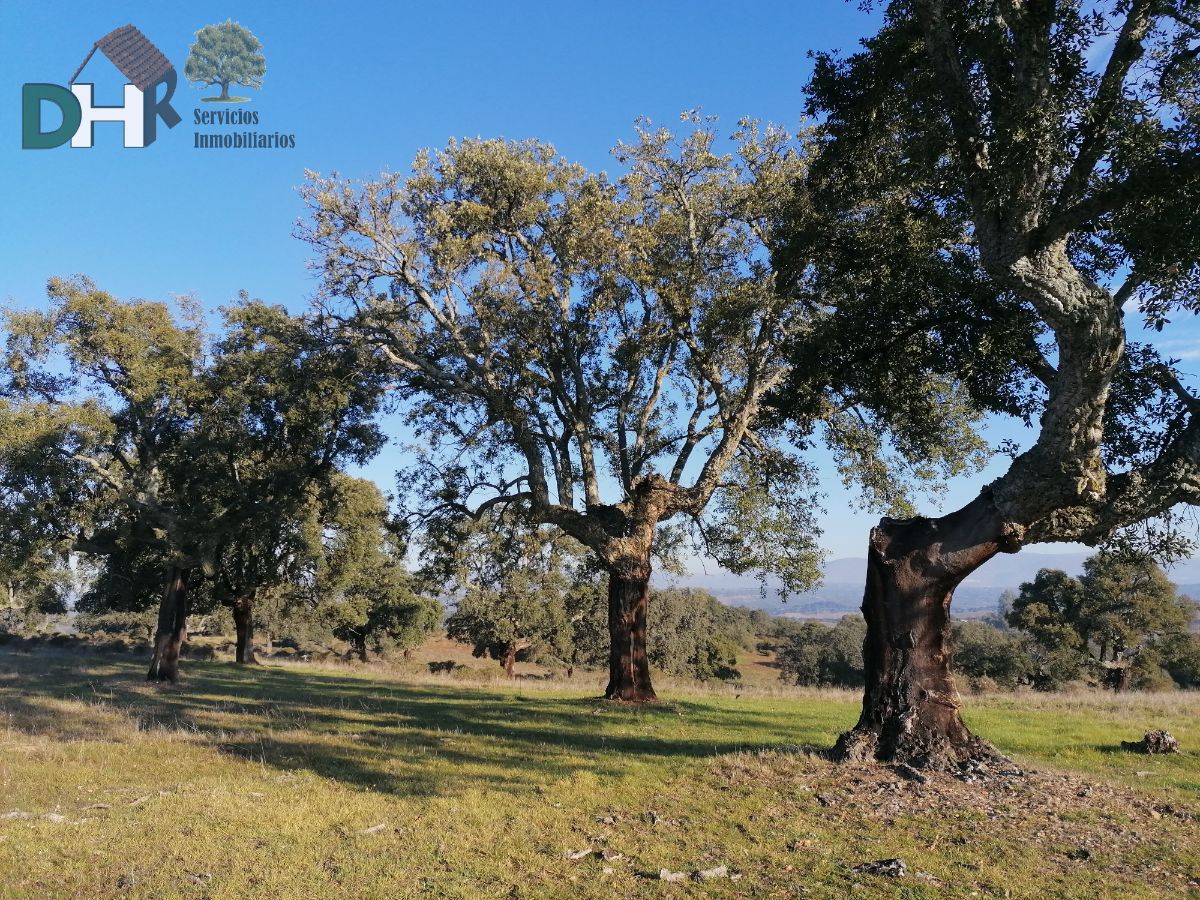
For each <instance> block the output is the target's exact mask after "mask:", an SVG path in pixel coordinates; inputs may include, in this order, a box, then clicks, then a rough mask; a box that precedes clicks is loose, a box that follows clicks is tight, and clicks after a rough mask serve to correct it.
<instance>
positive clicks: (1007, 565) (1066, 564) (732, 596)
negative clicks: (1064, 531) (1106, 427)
mask: <svg viewBox="0 0 1200 900" xmlns="http://www.w3.org/2000/svg"><path fill="white" fill-rule="evenodd" d="M1090 555H1091V554H1090V553H1028V552H1027V553H1016V554H1000V555H998V556H995V557H993V558H992V559H991V560H990V561H989V562H987V563H986V564H984V565H983V566H981V567H980V568H979V570H978V571H977V572H975V573H974V574H973V575H971V576H970V577H969V578H967V579H966V580H965V581H964V582H963V583H962V584H961V585H960V586H959V588H958V590H957V591H955V592H954V609H955V612H957V613H958V614H959V615H966V616H971V615H983V614H986V613H990V612H992V611H993V610H995V609H996V602H997V600H998V599H999V597H1000V594H1001V593H1002V592H1003V591H1005V590H1014V591H1015V590H1017V589H1018V588H1019V587H1020V586H1021V584H1022V582H1026V581H1032V580H1033V578H1034V576H1035V575H1037V573H1038V570H1039V569H1062V570H1063V571H1064V572H1066V573H1068V574H1069V575H1078V574H1079V573H1080V572H1081V571H1082V570H1083V561H1084V560H1085V559H1087V558H1088V556H1090ZM823 571H824V575H825V580H824V583H823V584H822V585H821V587H819V588H817V589H816V590H813V591H809V592H807V593H804V594H791V595H788V596H787V597H786V598H781V597H780V595H779V583H778V581H776V580H774V579H768V581H767V585H766V590H765V592H764V590H763V588H762V586H761V585H760V584H759V582H758V581H757V580H756V579H755V578H753V577H750V576H745V575H731V574H729V573H728V572H724V571H715V572H711V573H706V572H698V573H692V574H689V575H686V576H683V577H682V578H675V577H671V576H664V577H656V578H655V583H656V584H659V585H662V586H667V585H678V586H681V587H695V588H702V589H704V590H706V591H708V592H709V593H710V594H712V595H713V596H714V597H716V598H717V599H718V600H720V601H721V602H722V603H725V604H727V605H730V606H749V607H752V608H754V609H764V610H766V611H767V612H770V613H772V614H774V615H786V616H796V617H798V618H805V619H809V618H812V619H837V618H840V617H841V616H843V615H846V614H847V613H853V612H857V611H858V609H859V607H860V606H861V605H862V595H863V584H864V582H865V579H866V572H867V561H866V559H865V558H862V557H844V558H842V559H832V560H829V561H827V562H826V563H825V565H824V567H823ZM1167 574H1168V575H1170V576H1171V579H1172V580H1173V581H1174V582H1175V583H1176V584H1177V585H1179V590H1180V592H1181V593H1184V594H1187V595H1188V596H1191V597H1193V598H1195V599H1197V600H1200V559H1192V560H1188V561H1186V562H1184V563H1181V564H1179V565H1177V566H1175V567H1173V568H1172V569H1171V570H1170V571H1169V572H1168V573H1167Z"/></svg>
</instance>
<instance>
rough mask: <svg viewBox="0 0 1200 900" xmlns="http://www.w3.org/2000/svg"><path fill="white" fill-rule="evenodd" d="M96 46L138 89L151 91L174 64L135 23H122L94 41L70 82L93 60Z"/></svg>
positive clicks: (73, 81) (72, 82)
mask: <svg viewBox="0 0 1200 900" xmlns="http://www.w3.org/2000/svg"><path fill="white" fill-rule="evenodd" d="M97 49H99V51H100V52H101V53H103V54H104V55H105V56H107V57H108V59H109V61H110V62H111V63H112V64H113V65H114V66H116V67H117V68H118V69H120V71H121V74H122V75H124V76H125V77H126V78H128V79H129V81H130V82H131V83H132V84H133V85H134V86H135V87H136V88H137V89H138V90H139V91H148V90H149V89H150V88H151V86H153V85H154V84H157V83H158V80H159V79H160V78H162V77H163V76H164V75H165V74H167V72H169V71H171V70H172V69H173V68H175V67H174V66H173V65H172V64H171V61H170V60H169V59H167V57H166V56H165V55H164V54H163V52H162V51H161V50H159V49H158V48H157V47H155V46H154V45H153V44H152V43H150V39H149V38H147V37H146V36H145V35H144V34H142V33H141V32H140V31H138V30H137V29H136V28H134V27H133V26H132V25H122V26H121V27H120V28H115V29H113V30H112V31H110V32H109V33H108V34H106V35H104V37H102V38H100V40H98V41H96V43H94V44H93V45H92V49H91V50H90V51H89V52H88V55H87V56H86V57H85V58H84V60H83V62H81V63H80V64H79V68H78V69H76V70H75V74H74V75H72V76H71V80H70V81H68V82H67V84H74V83H75V79H76V78H78V77H79V73H80V72H82V71H83V67H84V66H86V65H87V64H88V62H90V61H91V58H92V54H94V53H95V52H96V50H97Z"/></svg>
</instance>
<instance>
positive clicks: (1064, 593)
mask: <svg viewBox="0 0 1200 900" xmlns="http://www.w3.org/2000/svg"><path fill="white" fill-rule="evenodd" d="M1192 615H1193V607H1192V605H1191V603H1190V602H1189V601H1187V600H1186V599H1184V598H1180V597H1179V596H1178V594H1177V592H1176V590H1175V586H1174V585H1173V584H1172V583H1171V582H1170V581H1169V580H1168V579H1167V576H1166V575H1165V574H1164V573H1163V571H1162V570H1161V569H1160V568H1159V567H1158V565H1157V563H1155V562H1154V561H1153V560H1152V559H1149V558H1147V557H1145V556H1137V555H1130V554H1127V553H1115V552H1101V553H1098V554H1096V555H1095V556H1092V557H1090V558H1089V559H1088V560H1087V561H1086V562H1085V563H1084V571H1083V575H1082V576H1081V577H1080V578H1078V579H1076V578H1072V577H1070V576H1069V575H1067V574H1066V573H1065V572H1060V571H1057V570H1054V569H1042V570H1041V571H1040V572H1038V574H1037V576H1036V577H1035V578H1034V580H1033V581H1032V582H1027V583H1025V584H1023V585H1021V592H1020V594H1019V595H1018V596H1017V598H1016V599H1015V600H1014V601H1013V604H1012V609H1011V611H1010V612H1009V614H1008V622H1009V624H1010V625H1012V626H1013V627H1014V628H1019V629H1021V630H1022V631H1024V632H1026V633H1028V634H1029V635H1030V637H1032V639H1033V640H1034V641H1036V642H1037V644H1038V646H1039V648H1040V651H1041V653H1040V654H1039V659H1038V671H1039V676H1038V680H1039V683H1040V684H1041V685H1042V686H1044V687H1046V688H1047V689H1053V688H1054V687H1056V686H1058V685H1059V684H1061V683H1063V682H1064V681H1066V680H1074V679H1080V678H1085V677H1093V678H1095V677H1098V675H1099V673H1100V672H1101V671H1102V670H1103V669H1105V668H1107V669H1109V670H1119V669H1123V668H1132V672H1131V676H1132V682H1131V683H1132V686H1134V687H1139V686H1141V687H1146V688H1157V687H1161V686H1162V685H1163V684H1164V682H1163V681H1162V679H1163V678H1164V677H1165V676H1164V675H1163V672H1162V670H1163V668H1164V667H1167V668H1170V666H1171V665H1173V664H1174V663H1173V661H1172V658H1171V654H1172V653H1173V652H1178V653H1180V654H1182V656H1183V660H1181V662H1180V664H1179V667H1180V671H1181V672H1186V670H1187V667H1188V663H1187V661H1186V659H1187V657H1188V654H1189V649H1190V644H1189V642H1188V640H1187V637H1188V635H1187V632H1188V626H1189V624H1190V622H1191V618H1192ZM1118 674H1119V672H1116V671H1114V672H1113V676H1112V677H1116V675H1118ZM1185 677H1186V675H1185Z"/></svg>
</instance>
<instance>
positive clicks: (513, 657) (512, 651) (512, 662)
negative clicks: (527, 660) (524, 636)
mask: <svg viewBox="0 0 1200 900" xmlns="http://www.w3.org/2000/svg"><path fill="white" fill-rule="evenodd" d="M500 665H502V666H504V674H505V675H507V676H508V677H509V678H512V677H513V675H514V673H515V669H516V667H517V642H516V641H512V642H510V643H508V644H505V645H504V658H503V659H502V660H501V661H500Z"/></svg>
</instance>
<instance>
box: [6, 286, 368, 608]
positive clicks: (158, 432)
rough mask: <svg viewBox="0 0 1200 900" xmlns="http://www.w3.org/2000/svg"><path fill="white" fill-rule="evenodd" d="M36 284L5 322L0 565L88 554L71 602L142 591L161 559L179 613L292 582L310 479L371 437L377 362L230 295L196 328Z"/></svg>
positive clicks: (166, 311)
mask: <svg viewBox="0 0 1200 900" xmlns="http://www.w3.org/2000/svg"><path fill="white" fill-rule="evenodd" d="M49 292H50V296H51V301H52V305H51V309H50V310H49V311H48V312H45V313H41V312H24V313H9V314H8V315H7V317H6V320H5V330H6V335H5V337H6V359H7V362H8V374H7V375H6V376H5V379H4V380H3V382H0V388H2V390H0V463H2V465H0V527H3V528H4V530H5V533H6V536H8V537H9V538H10V540H9V542H8V543H5V544H4V545H3V547H4V549H3V550H0V573H2V572H3V570H5V569H6V568H9V569H11V568H12V566H13V565H16V564H18V563H20V562H21V561H22V560H31V559H36V558H38V555H39V554H40V555H41V556H42V557H45V556H46V554H49V553H52V552H64V551H65V550H68V549H71V548H74V549H76V550H81V551H83V552H85V553H87V554H89V555H91V557H92V558H93V559H95V560H98V561H100V565H99V567H98V568H99V571H98V573H97V576H96V578H95V579H94V581H93V583H92V584H91V586H90V589H89V590H88V591H87V592H86V594H85V595H84V597H83V598H82V600H81V609H82V610H84V611H89V612H100V611H103V610H106V609H107V610H113V611H137V610H140V609H144V608H148V607H150V606H152V605H154V604H156V603H157V602H158V600H159V598H160V596H161V581H160V579H161V575H162V572H163V571H164V570H165V569H167V568H168V567H170V566H174V565H178V566H180V567H182V568H184V569H191V570H194V572H193V574H192V577H191V578H190V579H189V604H190V606H191V608H192V609H193V610H194V611H197V612H202V611H205V610H207V609H209V608H210V607H211V606H212V605H213V604H215V603H217V602H221V603H226V604H229V603H231V602H232V601H233V600H236V599H237V598H259V599H265V598H266V596H267V593H268V592H270V591H276V592H278V591H279V589H280V588H281V587H282V586H284V585H287V584H289V583H293V582H295V581H296V579H298V578H299V577H300V568H301V566H302V564H303V563H304V561H305V560H307V559H309V558H310V557H311V555H312V554H311V552H309V551H310V550H311V546H310V544H311V538H312V535H311V533H310V532H306V531H305V529H306V527H307V526H306V521H307V518H308V517H310V514H311V508H312V505H313V503H314V502H316V501H315V499H314V497H315V494H314V492H315V491H317V490H318V489H319V486H320V485H321V484H323V483H325V482H327V481H328V480H329V479H330V478H331V477H333V475H334V474H335V473H336V469H337V466H338V465H339V464H343V463H362V462H364V461H365V460H366V459H368V458H369V457H370V456H371V455H373V454H374V453H375V452H376V450H377V449H378V447H379V446H380V443H381V441H382V436H381V434H380V433H379V431H378V429H377V428H376V426H375V425H374V424H373V422H372V419H373V416H374V414H375V411H376V409H377V406H378V399H379V396H380V393H381V392H380V384H379V380H378V368H379V366H378V363H377V362H376V361H374V360H373V359H372V358H371V357H370V355H369V354H365V353H361V352H359V351H357V350H355V349H353V348H347V347H344V346H335V345H332V342H331V340H330V336H329V334H328V333H327V330H326V329H325V328H324V325H323V323H322V322H321V321H320V320H319V319H317V318H316V317H313V316H292V315H290V314H289V313H287V311H286V310H284V309H283V308H282V307H278V306H269V305H267V304H264V303H262V302H260V301H256V300H252V299H250V298H249V297H248V296H246V295H244V294H243V295H242V296H241V297H240V299H239V302H238V303H237V304H235V305H233V306H231V307H229V308H226V309H224V310H222V313H223V321H222V328H221V332H220V333H219V335H218V336H216V337H210V336H209V335H207V334H206V333H205V332H204V331H203V329H202V328H201V325H200V316H199V312H198V310H197V309H196V308H194V307H193V306H192V305H190V304H187V303H184V304H182V305H181V308H180V310H179V311H178V314H176V313H175V312H173V311H172V310H171V309H170V308H168V307H167V306H166V305H165V304H162V303H155V302H150V301H142V300H134V301H121V300H118V299H116V298H114V297H112V296H111V295H109V294H107V293H105V292H103V291H100V290H99V289H97V288H96V286H95V285H94V284H92V283H91V282H90V281H88V280H87V279H84V278H76V279H73V280H69V281H62V280H57V279H56V280H52V281H51V282H50V286H49Z"/></svg>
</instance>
